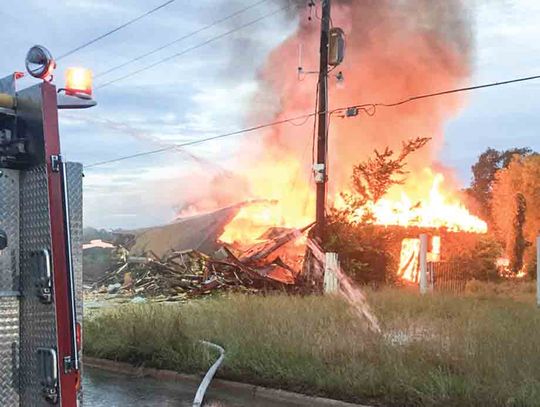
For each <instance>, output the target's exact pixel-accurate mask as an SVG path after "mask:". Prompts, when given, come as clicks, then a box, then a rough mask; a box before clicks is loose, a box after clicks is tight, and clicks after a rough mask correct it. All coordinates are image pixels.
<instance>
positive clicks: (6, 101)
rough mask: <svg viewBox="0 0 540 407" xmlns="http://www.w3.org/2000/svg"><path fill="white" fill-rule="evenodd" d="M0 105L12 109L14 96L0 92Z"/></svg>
mask: <svg viewBox="0 0 540 407" xmlns="http://www.w3.org/2000/svg"><path fill="white" fill-rule="evenodd" d="M0 107H3V108H5V109H13V108H14V107H15V98H14V97H13V96H11V95H8V94H5V93H0Z"/></svg>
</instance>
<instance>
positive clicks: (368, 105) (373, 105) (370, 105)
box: [85, 75, 540, 168]
mask: <svg viewBox="0 0 540 407" xmlns="http://www.w3.org/2000/svg"><path fill="white" fill-rule="evenodd" d="M535 79H540V75H535V76H527V77H522V78H515V79H510V80H506V81H502V82H491V83H487V84H483V85H476V86H469V87H465V88H456V89H450V90H445V91H440V92H435V93H428V94H424V95H418V96H411V97H409V98H405V99H402V100H399V101H396V102H391V103H366V104H359V105H351V106H346V107H340V108H337V109H333V110H331V111H329V113H330V114H333V113H337V112H343V111H346V110H347V109H351V108H355V109H360V110H363V111H365V112H366V113H367V114H368V115H370V116H372V115H374V114H375V110H372V111H369V108H372V109H376V107H377V106H382V107H395V106H399V105H403V104H405V103H409V102H413V101H416V100H420V99H426V98H430V97H436V96H443V95H448V94H452V93H458V92H468V91H472V90H478V89H483V88H489V87H495V86H502V85H508V84H512V83H516V82H525V81H530V80H535ZM318 93H319V92H317V94H318ZM368 112H372V113H368ZM320 113H322V112H317V111H315V112H313V113H308V114H304V115H300V116H296V117H292V118H289V119H283V120H279V121H275V122H271V123H266V124H261V125H258V126H253V127H249V128H246V129H242V130H237V131H234V132H230V133H225V134H220V135H217V136H213V137H207V138H203V139H199V140H193V141H188V142H186V143H181V144H175V145H172V146H168V147H164V148H160V149H156V150H151V151H146V152H141V153H137V154H132V155H127V156H123V157H119V158H115V159H112V160H106V161H100V162H96V163H92V164H90V165H87V166H85V168H92V167H97V166H101V165H105V164H110V163H115V162H119V161H124V160H128V159H131V158H136V157H143V156H147V155H152V154H157V153H161V152H165V151H169V150H172V149H176V148H179V147H186V146H191V145H195V144H201V143H205V142H207V141H211V140H217V139H222V138H226V137H231V136H236V135H239V134H244V133H249V132H254V131H256V130H260V129H263V128H266V127H271V126H277V125H281V124H284V123H291V122H293V121H297V120H302V119H305V118H309V117H314V116H317V115H318V114H320ZM306 122H307V121H306Z"/></svg>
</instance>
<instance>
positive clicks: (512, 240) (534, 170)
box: [491, 154, 540, 271]
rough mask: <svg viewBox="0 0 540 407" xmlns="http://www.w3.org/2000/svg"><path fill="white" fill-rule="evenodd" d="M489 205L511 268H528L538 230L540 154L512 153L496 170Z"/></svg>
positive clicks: (531, 260) (539, 221) (539, 231)
mask: <svg viewBox="0 0 540 407" xmlns="http://www.w3.org/2000/svg"><path fill="white" fill-rule="evenodd" d="M491 207H492V214H493V221H494V225H495V232H496V234H497V236H498V238H499V240H500V241H501V242H505V245H506V255H507V256H508V257H509V258H510V259H511V260H512V261H513V269H514V270H515V271H517V270H519V269H521V268H522V266H525V268H526V269H530V268H531V262H533V259H534V255H533V252H534V246H533V244H534V243H535V242H536V236H538V234H540V154H531V155H528V156H525V157H520V156H515V157H514V158H513V159H512V161H511V162H510V164H509V165H508V167H507V168H506V169H502V170H499V171H498V172H497V174H496V175H495V182H494V184H493V191H492V200H491ZM520 259H524V263H525V264H523V262H522V261H521V260H520Z"/></svg>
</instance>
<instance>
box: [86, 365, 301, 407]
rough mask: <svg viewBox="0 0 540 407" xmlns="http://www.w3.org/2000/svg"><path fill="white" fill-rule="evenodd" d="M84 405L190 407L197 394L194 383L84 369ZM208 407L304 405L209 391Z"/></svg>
mask: <svg viewBox="0 0 540 407" xmlns="http://www.w3.org/2000/svg"><path fill="white" fill-rule="evenodd" d="M83 391H84V403H83V406H85V407H86V406H88V407H102V406H103V407H117V406H118V407H122V406H130V407H131V406H132V407H135V406H137V407H147V406H155V407H168V406H177V407H178V406H181V407H185V406H191V405H192V403H193V397H194V396H195V392H196V391H197V384H196V383H179V382H169V381H162V380H156V379H153V378H148V377H132V376H127V375H123V374H118V373H112V372H108V371H105V370H101V369H95V368H90V367H86V368H85V369H84V380H83ZM204 405H205V406H207V407H248V406H249V407H278V406H282V407H294V406H305V404H303V403H301V404H297V403H293V404H290V403H287V402H284V401H283V400H255V399H254V397H253V394H250V393H249V392H246V391H245V390H234V391H227V392H224V391H222V390H221V391H220V390H218V389H210V390H209V392H208V397H207V400H206V403H205V404H204Z"/></svg>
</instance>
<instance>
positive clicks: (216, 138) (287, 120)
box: [84, 113, 315, 168]
mask: <svg viewBox="0 0 540 407" xmlns="http://www.w3.org/2000/svg"><path fill="white" fill-rule="evenodd" d="M314 115H315V114H314V113H309V114H304V115H301V116H296V117H292V118H290V119H284V120H278V121H275V122H271V123H266V124H261V125H258V126H253V127H249V128H246V129H242V130H237V131H233V132H230V133H224V134H220V135H217V136H212V137H206V138H202V139H198V140H193V141H187V142H185V143H180V144H174V145H171V146H167V147H162V148H158V149H155V150H150V151H144V152H141V153H136V154H131V155H126V156H123V157H119V158H114V159H112V160H105V161H99V162H95V163H92V164H89V165H85V166H84V168H92V167H97V166H101V165H105V164H111V163H115V162H118V161H124V160H129V159H131V158H137V157H144V156H147V155H152V154H157V153H162V152H165V151H170V150H174V149H178V148H181V147H186V146H193V145H196V144H201V143H205V142H207V141H211V140H218V139H222V138H226V137H231V136H237V135H240V134H244V133H250V132H254V131H256V130H260V129H264V128H266V127H271V126H277V125H280V124H285V123H291V122H293V121H296V120H301V119H305V118H306V117H307V118H309V117H312V116H314Z"/></svg>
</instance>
